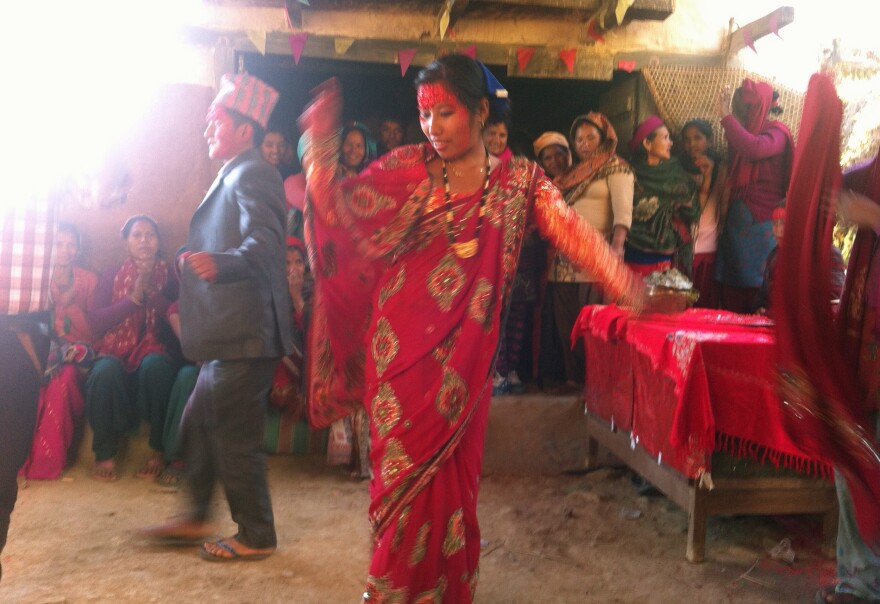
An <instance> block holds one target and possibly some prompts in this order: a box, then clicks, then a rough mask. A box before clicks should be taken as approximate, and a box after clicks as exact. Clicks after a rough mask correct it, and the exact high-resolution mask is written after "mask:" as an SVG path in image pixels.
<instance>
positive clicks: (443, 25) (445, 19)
mask: <svg viewBox="0 0 880 604" xmlns="http://www.w3.org/2000/svg"><path fill="white" fill-rule="evenodd" d="M448 28H449V9H448V8H447V9H446V10H444V11H443V14H442V15H440V39H441V40H442V39H443V38H445V37H446V30H447V29H448Z"/></svg>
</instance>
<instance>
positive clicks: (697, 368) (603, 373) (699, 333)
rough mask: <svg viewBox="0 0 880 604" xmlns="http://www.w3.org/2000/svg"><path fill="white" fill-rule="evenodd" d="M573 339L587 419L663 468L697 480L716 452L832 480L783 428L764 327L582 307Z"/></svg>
mask: <svg viewBox="0 0 880 604" xmlns="http://www.w3.org/2000/svg"><path fill="white" fill-rule="evenodd" d="M572 335H573V336H578V337H580V336H583V338H584V348H585V352H586V364H587V367H586V384H587V385H586V391H585V394H584V397H585V405H586V409H587V411H588V412H589V413H592V414H595V415H597V416H599V417H601V418H603V419H605V420H606V421H609V422H612V423H613V424H614V425H615V426H616V427H617V428H618V429H621V430H625V431H628V432H631V435H632V440H633V443H634V444H637V445H638V446H641V447H642V448H644V449H645V450H646V451H648V452H649V453H650V454H651V455H653V456H655V457H657V458H658V460H659V461H661V462H662V463H665V464H667V465H669V466H671V467H673V468H675V469H677V470H678V471H680V472H682V473H683V474H685V475H687V476H688V477H691V478H696V477H699V476H700V475H701V474H702V473H704V472H706V471H710V470H711V454H712V452H713V451H715V450H716V449H723V450H726V451H727V452H729V453H732V454H734V455H738V456H742V455H749V456H752V457H755V458H758V459H761V460H764V459H766V460H769V461H770V462H772V463H774V464H775V465H777V466H784V467H789V468H794V469H797V470H799V471H803V472H806V473H808V474H812V475H821V476H829V475H830V471H831V469H830V467H828V466H827V465H825V464H823V463H822V462H820V461H819V460H816V459H812V458H810V457H809V456H807V455H805V454H803V452H802V451H801V450H800V449H798V447H797V446H795V444H794V443H793V442H792V441H791V439H790V438H789V437H788V434H787V432H786V429H785V427H784V424H783V422H782V401H781V400H780V399H779V397H778V396H776V394H775V392H774V390H773V386H772V380H773V375H772V370H773V365H774V338H773V329H772V322H771V321H769V320H768V319H766V318H764V317H760V316H755V315H739V314H735V313H730V312H726V311H718V310H706V309H691V310H688V311H685V312H683V313H679V314H645V315H641V316H637V315H633V314H632V313H630V312H629V311H627V310H625V309H622V308H619V307H617V306H587V307H584V309H583V310H582V311H581V314H580V317H579V318H578V321H577V323H576V324H575V328H574V333H573V334H572Z"/></svg>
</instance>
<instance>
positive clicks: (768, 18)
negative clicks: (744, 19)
mask: <svg viewBox="0 0 880 604" xmlns="http://www.w3.org/2000/svg"><path fill="white" fill-rule="evenodd" d="M793 21H794V7H792V6H780V7H779V8H777V9H776V10H775V11H773V12H772V13H768V14H766V15H764V16H763V17H761V18H760V19H757V20H755V21H752V22H751V23H749V24H747V25H743V26H742V27H740V28H739V29H737V30H735V31H733V32H731V34H730V35H729V36H728V42H727V51H726V53H725V54H726V55H727V56H730V55H732V54H735V53H737V52H739V51H740V50H742V49H743V48H745V47H746V46H748V40H747V38H746V35H748V36H749V37H750V38H751V41H752V42H754V41H755V40H758V39H759V38H763V37H764V36H767V35H770V34H772V33H778V32H779V30H780V29H782V28H783V27H785V26H786V25H788V24H789V23H792V22H793Z"/></svg>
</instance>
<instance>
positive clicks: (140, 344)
mask: <svg viewBox="0 0 880 604" xmlns="http://www.w3.org/2000/svg"><path fill="white" fill-rule="evenodd" d="M137 276H138V268H137V266H136V265H135V263H134V261H133V260H132V259H131V258H128V259H127V260H126V261H125V262H123V263H122V266H121V267H120V268H119V270H118V271H117V272H116V276H115V277H114V278H113V294H112V295H111V297H110V301H111V302H117V301H119V300H122V299H124V298H127V297H128V296H129V295H130V294H131V290H132V288H133V287H134V282H135V280H136V279H137ZM167 283H168V265H167V264H165V262H164V261H163V260H157V261H156V266H155V268H154V269H153V289H154V290H156V291H162V289H163V288H164V287H165V285H166V284H167ZM158 319H159V318H158V317H157V312H156V309H155V308H153V307H152V306H150V305H149V304H145V305H144V306H138V307H137V309H136V310H134V311H133V312H132V313H131V314H129V315H128V316H127V317H125V319H123V320H122V322H121V323H119V324H118V325H116V326H115V327H112V328H111V329H109V330H107V332H106V333H104V335H103V337H102V338H101V339H100V340H98V342H97V343H96V344H95V350H96V351H97V352H98V354H100V355H110V356H115V357H118V358H119V359H121V360H122V363H123V365H124V366H125V370H126V371H134V370H135V369H137V368H138V365H140V364H141V361H142V360H143V359H144V357H145V356H147V355H148V354H151V353H154V352H165V346H164V345H163V344H162V342H161V340H160V339H159V334H158Z"/></svg>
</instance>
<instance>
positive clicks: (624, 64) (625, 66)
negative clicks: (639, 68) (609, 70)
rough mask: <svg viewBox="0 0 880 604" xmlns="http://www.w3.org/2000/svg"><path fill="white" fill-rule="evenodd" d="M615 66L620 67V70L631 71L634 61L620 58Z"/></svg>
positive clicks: (634, 65) (633, 67)
mask: <svg viewBox="0 0 880 604" xmlns="http://www.w3.org/2000/svg"><path fill="white" fill-rule="evenodd" d="M617 68H618V69H620V70H621V71H625V72H627V73H632V72H633V70H634V69H635V68H636V62H635V61H623V60H621V61H618V62H617Z"/></svg>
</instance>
